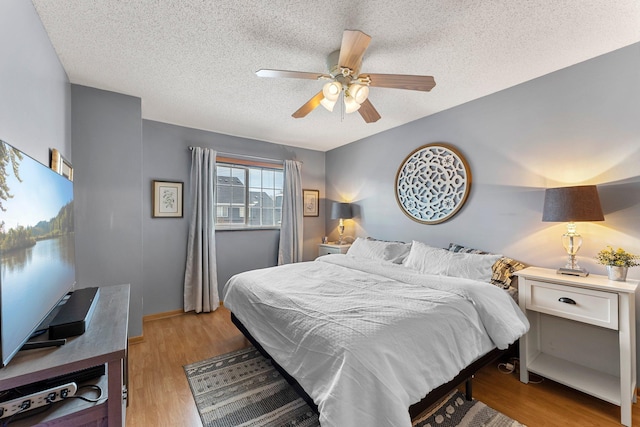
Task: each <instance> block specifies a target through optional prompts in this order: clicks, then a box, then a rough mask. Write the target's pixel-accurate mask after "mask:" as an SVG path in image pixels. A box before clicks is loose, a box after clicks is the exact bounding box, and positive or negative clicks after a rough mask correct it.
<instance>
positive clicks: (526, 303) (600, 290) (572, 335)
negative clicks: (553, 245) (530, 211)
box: [516, 267, 638, 426]
mask: <svg viewBox="0 0 640 427" xmlns="http://www.w3.org/2000/svg"><path fill="white" fill-rule="evenodd" d="M516 275H517V276H518V277H519V280H518V283H519V290H520V291H519V303H520V308H521V309H522V311H523V312H524V313H525V314H526V315H527V318H528V319H529V322H531V329H530V330H529V332H528V333H527V334H526V335H525V336H524V337H522V338H520V381H522V382H523V383H528V382H529V372H534V373H536V374H539V375H542V376H543V377H546V378H549V379H552V380H554V381H557V382H559V383H562V384H565V385H567V386H569V387H572V388H575V389H577V390H580V391H582V392H584V393H587V394H590V395H592V396H595V397H598V398H600V399H602V400H605V401H607V402H610V403H613V404H616V405H618V406H620V418H621V423H622V424H623V425H625V426H631V405H632V403H633V402H635V401H636V395H635V388H636V376H637V373H636V320H635V319H636V316H635V315H636V309H635V291H636V288H637V286H638V281H636V280H628V281H626V282H614V281H610V280H608V279H607V277H605V276H598V275H594V274H592V275H589V276H587V277H575V276H566V275H561V274H557V273H556V272H555V270H550V269H546V268H536V267H529V268H525V269H524V270H520V271H518V272H517V273H516Z"/></svg>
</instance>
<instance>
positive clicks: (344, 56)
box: [256, 30, 436, 123]
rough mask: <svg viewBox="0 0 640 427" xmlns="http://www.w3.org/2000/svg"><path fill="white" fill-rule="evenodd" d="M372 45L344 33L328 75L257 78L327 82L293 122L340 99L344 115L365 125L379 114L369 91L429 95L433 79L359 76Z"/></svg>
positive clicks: (276, 73) (281, 73)
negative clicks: (356, 116) (378, 89)
mask: <svg viewBox="0 0 640 427" xmlns="http://www.w3.org/2000/svg"><path fill="white" fill-rule="evenodd" d="M369 42H371V37H370V36H368V35H367V34H365V33H363V32H362V31H359V30H345V31H344V33H343V35H342V45H341V46H340V50H336V51H334V52H332V53H331V54H330V55H329V56H328V57H327V66H328V68H329V74H321V73H310V72H306V71H286V70H258V71H256V74H257V75H258V76H259V77H284V78H293V79H311V80H328V82H327V83H325V85H324V86H323V88H322V90H321V91H320V92H318V93H317V94H315V95H314V96H313V97H312V98H311V99H310V100H309V101H307V102H306V103H305V104H304V105H302V107H300V108H299V109H298V110H297V111H296V112H295V113H293V114H292V116H293V117H295V118H296V119H299V118H302V117H305V116H306V115H307V114H309V113H310V112H311V111H313V110H314V109H315V108H316V107H317V106H318V105H322V106H323V107H325V108H326V109H327V110H329V111H333V107H334V106H335V105H336V103H337V102H338V101H339V100H340V98H342V101H343V105H344V110H343V111H344V112H346V113H353V112H354V111H358V112H359V113H360V115H361V116H362V118H363V119H364V121H365V122H367V123H373V122H376V121H378V120H379V119H380V114H379V113H378V111H377V110H376V109H375V108H374V106H373V104H371V101H369V99H368V96H369V87H387V88H393V89H407V90H421V91H424V92H428V91H430V90H431V89H433V87H434V86H435V85H436V82H435V80H434V79H433V77H432V76H412V75H404V74H371V73H365V74H360V66H361V65H362V57H363V56H364V52H365V51H366V50H367V47H368V46H369Z"/></svg>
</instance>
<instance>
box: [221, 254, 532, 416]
mask: <svg viewBox="0 0 640 427" xmlns="http://www.w3.org/2000/svg"><path fill="white" fill-rule="evenodd" d="M223 300H224V303H225V306H227V307H228V308H229V309H230V310H231V311H232V312H233V313H234V314H235V315H236V316H237V317H238V319H239V320H240V321H241V322H242V323H243V324H244V325H245V327H246V328H247V329H248V330H249V332H250V333H251V334H252V335H253V337H254V338H255V339H257V340H258V342H260V343H261V344H262V346H263V347H264V348H265V350H267V351H268V352H269V354H270V355H271V356H272V357H273V358H274V360H275V361H276V362H277V363H278V364H280V366H282V367H283V368H284V369H285V370H286V371H287V372H288V373H289V374H290V375H291V376H293V377H294V378H296V380H297V381H298V382H299V383H300V385H301V386H302V387H303V388H304V389H305V391H306V392H307V393H308V394H309V395H310V396H311V397H312V398H313V400H314V402H315V403H316V404H317V405H318V409H319V411H320V423H321V424H322V426H323V427H350V426H361V425H366V426H385V427H386V426H399V427H404V426H406V427H409V426H411V419H410V417H409V413H408V408H409V406H410V405H411V404H413V403H416V402H418V401H420V400H421V399H422V398H423V397H424V396H425V395H426V394H427V393H428V392H429V391H431V390H432V389H434V388H436V387H438V386H440V385H442V384H444V383H446V382H448V381H450V380H451V379H453V377H454V376H455V375H456V374H457V373H458V372H460V370H461V369H462V368H464V367H465V366H467V365H468V364H470V363H471V362H473V361H474V360H475V359H477V358H478V357H480V356H482V355H483V354H485V353H487V352H488V351H490V350H491V349H492V348H493V347H494V346H497V347H499V348H506V347H507V346H508V345H509V344H511V343H513V342H514V341H515V340H516V339H517V338H518V337H520V336H521V335H522V334H524V333H525V332H526V331H527V330H528V327H529V324H528V322H527V320H526V318H525V316H524V314H523V313H522V312H521V311H520V309H519V308H518V307H517V305H516V304H515V302H514V301H513V300H512V299H511V298H510V297H509V295H508V294H507V293H506V292H504V291H503V290H501V289H499V288H497V287H496V286H493V285H491V284H487V283H481V282H476V281H472V280H466V279H459V278H452V277H446V276H432V275H424V274H420V273H418V272H416V271H414V270H411V269H408V268H406V267H403V266H401V265H396V264H391V263H381V262H379V261H372V260H366V259H358V258H354V257H351V256H344V255H328V256H324V257H320V258H318V259H317V260H316V261H315V262H305V263H297V264H288V265H284V266H279V267H272V268H266V269H261V270H254V271H249V272H246V273H241V274H238V275H236V276H234V277H232V278H231V279H230V280H229V282H227V284H226V285H225V287H224V290H223Z"/></svg>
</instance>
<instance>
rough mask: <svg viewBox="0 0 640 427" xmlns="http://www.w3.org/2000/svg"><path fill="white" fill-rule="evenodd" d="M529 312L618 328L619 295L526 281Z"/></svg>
mask: <svg viewBox="0 0 640 427" xmlns="http://www.w3.org/2000/svg"><path fill="white" fill-rule="evenodd" d="M527 285H528V286H527V290H526V292H527V295H526V298H527V299H526V307H527V309H528V310H533V311H538V312H540V313H546V314H552V315H554V316H558V317H564V318H566V319H571V320H576V321H578V322H584V323H590V324H592V325H597V326H602V327H604V328H609V329H616V330H617V329H618V294H617V293H613V292H602V291H596V290H592V289H582V288H576V287H573V286H564V285H560V284H553V283H546V282H538V281H535V280H527Z"/></svg>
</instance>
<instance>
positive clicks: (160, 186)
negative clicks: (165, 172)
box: [151, 180, 183, 218]
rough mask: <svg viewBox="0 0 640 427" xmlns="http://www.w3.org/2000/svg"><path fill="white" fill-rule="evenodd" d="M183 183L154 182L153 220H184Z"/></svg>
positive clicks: (152, 187)
mask: <svg viewBox="0 0 640 427" xmlns="http://www.w3.org/2000/svg"><path fill="white" fill-rule="evenodd" d="M182 186H183V183H182V182H171V181H156V180H154V181H152V183H151V209H152V213H151V216H152V217H153V218H182V206H183V203H182Z"/></svg>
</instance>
